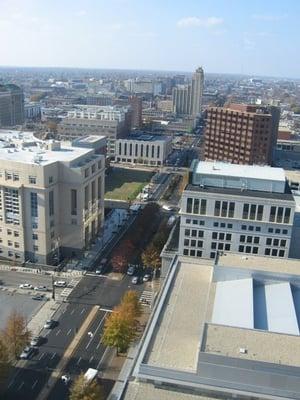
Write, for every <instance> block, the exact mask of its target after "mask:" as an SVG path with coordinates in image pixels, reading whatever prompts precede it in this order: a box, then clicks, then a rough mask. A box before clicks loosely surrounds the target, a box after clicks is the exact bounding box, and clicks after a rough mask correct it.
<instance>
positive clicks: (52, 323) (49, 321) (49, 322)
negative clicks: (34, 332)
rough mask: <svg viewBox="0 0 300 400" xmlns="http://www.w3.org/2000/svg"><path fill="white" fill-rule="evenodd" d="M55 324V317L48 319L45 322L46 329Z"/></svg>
mask: <svg viewBox="0 0 300 400" xmlns="http://www.w3.org/2000/svg"><path fill="white" fill-rule="evenodd" d="M54 326H55V321H54V320H53V319H47V321H46V322H45V324H44V328H45V329H52V328H54Z"/></svg>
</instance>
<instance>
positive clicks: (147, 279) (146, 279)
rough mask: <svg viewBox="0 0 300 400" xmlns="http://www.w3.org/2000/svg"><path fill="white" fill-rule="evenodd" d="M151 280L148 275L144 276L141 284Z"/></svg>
mask: <svg viewBox="0 0 300 400" xmlns="http://www.w3.org/2000/svg"><path fill="white" fill-rule="evenodd" d="M150 280H151V275H150V274H145V275H144V276H143V282H148V281H150Z"/></svg>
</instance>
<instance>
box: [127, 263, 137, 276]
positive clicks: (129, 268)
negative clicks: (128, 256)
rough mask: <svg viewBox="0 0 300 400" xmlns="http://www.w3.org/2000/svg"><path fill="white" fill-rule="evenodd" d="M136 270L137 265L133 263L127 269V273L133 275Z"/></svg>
mask: <svg viewBox="0 0 300 400" xmlns="http://www.w3.org/2000/svg"><path fill="white" fill-rule="evenodd" d="M134 272H135V267H134V266H133V265H130V266H129V267H128V269H127V275H129V276H132V275H133V274H134Z"/></svg>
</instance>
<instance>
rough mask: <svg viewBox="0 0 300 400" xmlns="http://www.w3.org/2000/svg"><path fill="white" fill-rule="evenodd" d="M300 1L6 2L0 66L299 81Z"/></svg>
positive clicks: (0, 5) (2, 3) (2, 1)
mask: <svg viewBox="0 0 300 400" xmlns="http://www.w3.org/2000/svg"><path fill="white" fill-rule="evenodd" d="M299 39H300V1H299V0H285V1H282V0H280V1H279V0H251V1H249V0H84V1H83V0H80V1H79V0H0V65H2V66H37V67H80V68H114V69H137V70H140V69H145V70H168V71H193V70H194V69H195V68H196V67H198V66H200V65H201V66H203V68H204V71H206V72H211V73H235V74H240V73H241V74H250V75H264V76H279V77H291V78H300V68H299V65H300V40H299Z"/></svg>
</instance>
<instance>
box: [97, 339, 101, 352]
mask: <svg viewBox="0 0 300 400" xmlns="http://www.w3.org/2000/svg"><path fill="white" fill-rule="evenodd" d="M100 345H101V342H100V340H99V343H98V344H97V347H96V349H97V350H98V349H99V347H100Z"/></svg>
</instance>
